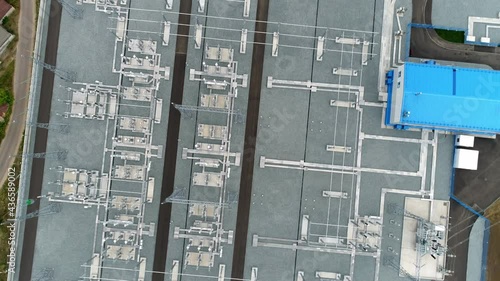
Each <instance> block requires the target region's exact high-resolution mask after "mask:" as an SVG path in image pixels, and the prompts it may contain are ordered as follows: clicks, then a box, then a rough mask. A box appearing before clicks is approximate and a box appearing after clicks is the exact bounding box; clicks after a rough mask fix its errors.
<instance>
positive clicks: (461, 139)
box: [455, 135, 474, 147]
mask: <svg viewBox="0 0 500 281" xmlns="http://www.w3.org/2000/svg"><path fill="white" fill-rule="evenodd" d="M455 145H456V146H461V147H474V136H467V135H458V136H457V138H456V139H455Z"/></svg>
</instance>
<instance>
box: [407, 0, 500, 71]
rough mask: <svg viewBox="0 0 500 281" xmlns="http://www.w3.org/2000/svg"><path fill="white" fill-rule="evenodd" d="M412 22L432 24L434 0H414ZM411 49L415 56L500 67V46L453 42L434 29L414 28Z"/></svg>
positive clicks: (494, 67)
mask: <svg viewBox="0 0 500 281" xmlns="http://www.w3.org/2000/svg"><path fill="white" fill-rule="evenodd" d="M412 22H413V23H422V24H432V0H413V17H412ZM411 51H412V56H413V57H419V58H428V59H439V60H448V61H460V62H469V63H480V64H485V65H489V66H491V67H492V68H493V69H500V48H491V47H481V46H474V45H467V44H457V43H451V42H448V41H445V40H443V39H441V38H440V37H439V35H437V33H436V32H435V31H434V30H433V29H425V28H414V29H413V30H412V31H411Z"/></svg>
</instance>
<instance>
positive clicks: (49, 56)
mask: <svg viewBox="0 0 500 281" xmlns="http://www.w3.org/2000/svg"><path fill="white" fill-rule="evenodd" d="M50 5H51V9H50V16H49V25H48V34H47V45H46V47H45V63H47V64H50V65H56V62H57V49H58V45H59V30H60V27H61V12H62V7H61V4H59V3H58V2H57V1H51V4H50ZM53 89H54V73H53V72H51V71H49V70H47V69H44V70H43V73H42V85H41V90H40V93H43V98H41V99H40V103H39V105H38V108H39V111H38V117H37V120H38V121H37V122H38V123H48V122H49V119H50V108H51V102H52V90H53ZM47 136H48V130H45V129H42V128H37V129H36V134H35V147H34V153H39V152H46V150H47ZM25 145H28V144H25ZM44 166H45V159H43V158H33V162H32V166H31V167H32V168H31V179H30V187H29V195H28V198H37V197H38V196H40V195H41V192H42V182H43V170H44ZM39 207H40V201H38V200H36V201H35V203H33V204H32V205H30V206H29V207H28V210H27V213H31V212H34V211H36V210H38V208H39ZM37 227H38V218H37V217H34V218H31V219H29V220H26V221H25V226H24V233H23V247H22V250H21V262H20V264H19V280H31V276H32V271H33V255H34V253H35V242H36V229H37Z"/></svg>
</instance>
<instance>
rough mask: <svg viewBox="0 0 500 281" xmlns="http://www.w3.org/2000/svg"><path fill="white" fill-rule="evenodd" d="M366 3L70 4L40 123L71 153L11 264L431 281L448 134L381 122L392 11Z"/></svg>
mask: <svg viewBox="0 0 500 281" xmlns="http://www.w3.org/2000/svg"><path fill="white" fill-rule="evenodd" d="M368 2H370V3H367V1H366V0H350V1H347V0H340V1H316V2H310V1H299V0H276V1H265V0H260V1H258V0H245V1H226V0H210V1H205V0H193V1H192V3H190V4H192V6H189V5H188V4H189V3H188V4H186V2H182V6H181V2H180V1H179V0H167V1H164V0H148V1H139V0H120V1H101V0H97V1H94V0H79V1H75V3H73V1H65V3H66V4H65V5H68V6H65V7H66V9H65V10H64V12H63V14H62V18H61V23H62V24H61V31H60V41H59V45H60V48H59V51H58V54H57V66H58V67H60V68H61V69H66V70H69V71H77V70H78V72H77V73H76V78H75V81H74V82H68V81H65V80H62V79H61V77H59V76H56V78H55V83H54V85H53V87H52V89H51V90H52V91H53V93H54V95H53V98H52V107H51V108H50V120H51V122H62V123H66V124H68V126H69V127H70V128H71V130H70V131H69V133H67V134H66V135H62V134H61V133H59V132H57V131H49V134H48V139H47V152H51V151H52V152H57V151H62V150H64V151H66V152H67V157H66V158H65V159H60V158H54V159H53V158H46V159H45V168H44V170H43V180H40V182H42V183H43V184H42V187H41V188H42V189H41V195H42V196H41V200H42V201H41V205H42V206H47V205H48V204H51V203H52V204H53V203H55V202H57V203H60V204H64V208H63V209H61V210H60V212H58V213H53V214H50V215H47V216H40V218H38V226H37V230H36V240H34V241H32V242H33V243H35V245H36V249H37V251H34V252H31V253H30V252H29V251H26V252H23V255H32V257H33V264H32V265H31V264H30V265H24V267H25V268H29V269H30V270H31V272H33V273H32V274H31V275H33V276H34V275H35V274H36V273H37V272H43V271H44V270H46V269H47V268H50V269H51V270H53V273H54V278H56V279H55V280H73V279H78V278H81V279H84V280H94V281H96V280H103V281H104V280H127V281H135V280H140V281H143V280H154V281H156V280H168V281H179V280H182V281H191V280H196V281H202V280H215V279H217V280H218V281H223V280H227V279H228V278H233V279H235V280H246V281H248V280H251V281H257V280H262V281H274V280H286V281H292V280H337V281H339V280H342V281H352V280H373V281H402V280H405V278H413V279H417V280H418V279H434V280H443V278H444V276H445V275H446V274H449V273H450V272H451V271H450V270H449V268H447V263H446V261H445V258H446V257H447V255H446V238H447V231H448V228H447V217H448V212H449V211H448V201H447V200H448V199H449V181H450V178H451V177H452V158H453V151H454V142H453V138H452V137H446V136H445V135H443V134H440V133H436V132H433V131H429V130H421V131H420V130H407V131H400V130H394V129H391V128H389V127H386V126H385V122H384V119H385V113H386V107H387V104H386V102H385V101H384V100H383V97H384V96H385V97H387V94H385V95H384V93H383V92H381V93H379V92H378V91H376V89H378V88H379V86H380V85H379V84H378V81H379V79H380V75H382V78H383V77H384V76H385V73H382V74H380V73H381V72H380V69H382V70H383V71H388V70H389V66H385V64H386V63H387V61H389V62H390V61H391V57H392V58H393V59H394V58H395V57H394V55H393V50H396V49H392V46H391V45H390V44H389V45H388V46H389V47H388V46H386V44H385V43H384V44H382V42H388V41H391V39H392V36H393V35H394V34H393V31H395V29H397V28H398V27H397V26H393V17H392V16H393V15H392V12H393V9H394V6H393V5H394V4H391V1H375V0H373V1H368ZM41 5H42V8H46V9H48V3H46V2H45V1H42V2H41ZM189 8H190V9H191V10H190V11H189ZM77 11H81V12H82V13H81V15H82V17H81V19H79V18H73V17H72V15H73V16H74V15H76V14H74V13H76V12H77ZM384 15H385V16H384ZM378 18H384V20H383V21H376V20H374V19H378ZM47 20H48V19H44V18H42V20H41V22H42V24H43V25H42V26H43V27H44V28H45V27H46V24H47ZM188 20H189V21H188ZM266 20H267V21H266ZM90 26H92V28H90ZM386 29H388V30H389V31H387V30H386ZM387 34H389V35H387ZM82 40H83V41H82ZM74 42H81V44H77V45H78V46H77V45H75V44H74ZM84 43H85V44H84ZM400 43H401V44H404V42H400ZM80 45H81V46H87V45H88V46H89V47H86V48H82V47H81V46H80ZM95 50H99V51H98V52H97V51H95ZM261 68H262V70H261ZM382 80H383V79H382ZM264 81H265V82H264ZM381 87H383V85H382V86H381ZM36 89H38V88H36ZM35 95H37V97H39V96H40V91H37V92H36V93H35ZM380 97H382V98H380ZM379 98H380V99H379ZM247 108H248V109H249V110H251V112H247ZM250 125H252V126H255V128H254V127H248V126H250ZM167 131H168V135H167ZM255 131H256V133H255ZM245 134H248V135H246V136H245ZM37 137H38V136H37ZM28 149H33V148H32V147H29V148H28ZM249 158H251V159H249ZM249 166H252V167H251V169H250V168H249ZM242 179H244V180H245V182H243V183H242ZM240 187H241V189H240ZM169 188H171V189H173V191H172V192H167V191H169V190H170V189H169ZM240 194H241V195H242V196H240ZM247 195H248V196H247ZM243 200H246V201H243ZM247 205H248V206H249V207H248V208H243V207H245V206H247ZM166 206H168V207H169V208H170V211H165V210H166V209H167V208H165V207H166ZM75 222H78V223H75ZM56 226H57V227H56ZM61 229H64V231H60V230H61ZM21 238H22V237H21ZM30 239H32V238H30ZM27 241H28V240H27ZM54 241H58V244H57V245H55V244H54ZM429 241H431V242H429ZM426 242H429V243H430V244H426ZM429 245H430V246H429ZM419 246H421V247H420V248H419ZM429 247H430V248H429ZM414 264H419V265H420V266H417V267H416V266H414ZM26 274H27V273H26ZM26 276H27V275H26ZM16 278H17V279H19V277H18V276H13V279H12V280H15V279H16Z"/></svg>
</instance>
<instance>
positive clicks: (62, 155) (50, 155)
mask: <svg viewBox="0 0 500 281" xmlns="http://www.w3.org/2000/svg"><path fill="white" fill-rule="evenodd" d="M67 155H68V151H66V150H61V151H53V152H35V153H25V154H19V155H16V157H17V158H44V159H57V160H61V161H62V160H66V156H67Z"/></svg>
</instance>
